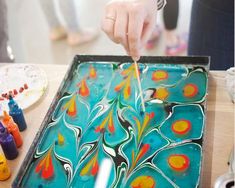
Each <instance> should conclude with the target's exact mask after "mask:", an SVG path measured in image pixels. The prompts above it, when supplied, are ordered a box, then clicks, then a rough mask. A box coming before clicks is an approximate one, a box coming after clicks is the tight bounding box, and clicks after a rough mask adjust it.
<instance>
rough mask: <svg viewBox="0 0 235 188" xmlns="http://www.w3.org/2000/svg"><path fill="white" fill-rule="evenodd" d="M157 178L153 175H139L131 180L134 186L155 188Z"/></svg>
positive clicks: (136, 187) (134, 187)
mask: <svg viewBox="0 0 235 188" xmlns="http://www.w3.org/2000/svg"><path fill="white" fill-rule="evenodd" d="M155 186H156V182H155V180H154V179H153V178H152V177H151V176H139V177H137V178H135V179H134V180H133V181H132V182H131V187H132V188H154V187H155Z"/></svg>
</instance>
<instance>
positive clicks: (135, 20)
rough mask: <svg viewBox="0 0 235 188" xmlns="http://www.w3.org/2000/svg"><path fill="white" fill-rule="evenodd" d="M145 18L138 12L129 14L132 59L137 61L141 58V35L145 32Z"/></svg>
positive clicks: (129, 43)
mask: <svg viewBox="0 0 235 188" xmlns="http://www.w3.org/2000/svg"><path fill="white" fill-rule="evenodd" d="M143 24H144V18H143V16H142V15H141V14H139V13H138V10H135V9H134V10H132V11H131V12H130V13H129V24H128V45H129V50H130V51H129V52H130V55H131V56H132V58H133V59H134V60H135V61H137V60H139V58H140V49H141V35H142V30H143Z"/></svg>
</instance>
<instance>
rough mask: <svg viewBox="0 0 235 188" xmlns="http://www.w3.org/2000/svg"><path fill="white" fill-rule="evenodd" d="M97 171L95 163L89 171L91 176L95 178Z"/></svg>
mask: <svg viewBox="0 0 235 188" xmlns="http://www.w3.org/2000/svg"><path fill="white" fill-rule="evenodd" d="M98 170H99V164H98V162H97V161H96V162H95V164H94V166H93V167H92V169H91V174H92V175H93V176H95V175H96V174H97V172H98Z"/></svg>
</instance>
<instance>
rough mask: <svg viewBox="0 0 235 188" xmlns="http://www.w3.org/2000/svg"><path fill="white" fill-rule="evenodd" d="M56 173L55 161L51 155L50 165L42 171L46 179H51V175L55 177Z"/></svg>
mask: <svg viewBox="0 0 235 188" xmlns="http://www.w3.org/2000/svg"><path fill="white" fill-rule="evenodd" d="M53 175H54V167H53V163H52V158H51V156H50V157H49V165H48V167H47V168H46V167H45V169H43V171H42V177H43V178H44V179H50V178H51V177H53Z"/></svg>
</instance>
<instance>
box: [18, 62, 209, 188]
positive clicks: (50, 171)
mask: <svg viewBox="0 0 235 188" xmlns="http://www.w3.org/2000/svg"><path fill="white" fill-rule="evenodd" d="M138 66H139V67H140V68H141V69H142V70H144V71H143V72H142V75H141V76H142V80H141V86H142V89H143V92H144V93H145V98H146V101H147V102H145V104H146V109H145V110H146V112H145V113H144V115H141V114H140V113H139V107H140V105H141V101H140V100H138V99H139V97H138V96H139V87H138V83H137V82H138V81H137V79H136V77H137V76H136V74H135V73H136V69H135V66H134V63H131V62H130V63H120V64H117V63H111V62H102V63H101V62H99V63H95V62H85V63H79V64H78V65H77V66H76V67H75V68H74V70H73V74H72V77H71V79H70V80H69V81H68V82H67V83H66V85H65V87H64V89H63V90H62V91H61V93H63V95H62V96H61V97H60V98H59V99H58V102H57V105H56V107H55V109H53V113H52V114H51V121H50V123H48V124H47V125H46V127H45V130H44V132H43V134H42V137H41V138H40V139H39V142H38V143H39V144H38V145H37V148H36V152H35V153H32V155H33V156H34V157H33V160H32V161H30V164H29V167H28V169H26V174H25V176H24V177H23V181H22V183H21V184H20V185H21V187H42V188H43V187H79V185H83V187H89V188H90V187H94V185H95V182H96V181H97V177H98V176H99V170H101V169H102V168H103V167H102V161H103V160H105V159H107V158H108V160H109V161H110V162H111V163H112V165H111V166H110V168H111V169H110V175H109V178H108V180H107V187H110V188H112V187H120V188H130V187H136V186H138V185H141V184H143V185H148V186H150V187H152V186H153V185H164V186H165V187H169V188H171V187H182V188H184V187H187V185H192V188H196V187H197V186H198V182H199V177H200V165H201V145H199V144H196V143H194V142H193V141H194V140H198V139H201V138H202V135H203V130H204V119H205V117H204V110H203V108H202V106H204V103H203V102H204V100H205V96H206V88H207V87H206V85H207V74H206V72H203V71H202V69H200V68H194V67H191V68H190V67H187V66H183V65H175V64H169V65H164V64H149V63H138ZM166 75H167V76H166ZM190 84H191V85H192V84H194V85H196V86H197V90H194V87H186V86H191V85H190ZM159 88H163V91H165V92H166V93H167V95H164V94H165V93H164V92H163V93H161V92H162V91H161V90H159ZM146 93H147V94H148V95H146ZM192 93H193V95H192ZM162 96H164V97H162ZM153 100H159V101H162V102H161V103H152V102H151V101H153ZM179 121H186V122H188V121H189V122H190V130H189V131H188V132H187V133H185V134H178V133H176V132H174V129H172V125H173V124H174V123H175V122H179ZM177 130H178V129H177ZM176 154H177V155H176ZM178 156H184V157H183V158H182V157H181V158H180V157H178ZM168 159H171V160H168ZM185 159H187V160H186V161H187V164H188V165H187V166H185V165H184V161H185ZM177 160H180V162H181V164H180V165H181V166H178V163H177ZM182 167H184V168H182ZM186 167H187V168H186ZM182 169H183V170H182ZM101 171H102V170H101Z"/></svg>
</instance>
